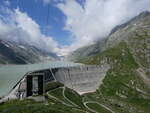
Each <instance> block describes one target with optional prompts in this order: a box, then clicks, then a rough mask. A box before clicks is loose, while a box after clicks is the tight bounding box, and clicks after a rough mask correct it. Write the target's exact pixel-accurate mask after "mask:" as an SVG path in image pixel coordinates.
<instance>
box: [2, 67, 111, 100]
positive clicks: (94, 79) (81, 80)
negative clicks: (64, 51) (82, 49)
mask: <svg viewBox="0 0 150 113" xmlns="http://www.w3.org/2000/svg"><path fill="white" fill-rule="evenodd" d="M109 68H110V66H109V65H107V64H103V65H101V66H85V65H82V66H75V67H64V68H49V69H45V70H38V71H32V72H28V73H27V74H26V75H24V76H23V77H22V79H21V80H20V81H19V82H18V83H17V84H16V85H15V86H14V87H13V89H12V90H11V91H10V93H9V94H8V95H7V96H5V97H4V99H3V100H1V101H2V102H3V101H7V100H9V99H24V98H26V97H29V96H32V95H42V94H44V93H45V91H46V90H45V88H44V86H46V84H48V83H52V82H58V83H62V84H64V86H66V87H68V88H70V89H73V90H75V91H76V92H78V93H79V94H80V95H82V94H85V93H89V92H95V91H96V90H97V89H98V87H99V85H100V84H101V83H102V80H103V79H104V77H105V75H106V72H107V71H108V69H109ZM1 101H0V102H1Z"/></svg>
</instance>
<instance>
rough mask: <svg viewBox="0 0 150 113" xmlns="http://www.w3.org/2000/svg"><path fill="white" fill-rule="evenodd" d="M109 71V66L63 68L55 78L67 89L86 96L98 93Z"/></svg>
mask: <svg viewBox="0 0 150 113" xmlns="http://www.w3.org/2000/svg"><path fill="white" fill-rule="evenodd" d="M108 69H109V66H108V65H102V66H78V67H70V68H61V69H58V71H57V72H56V73H55V78H56V80H57V81H59V82H61V83H63V84H64V85H65V86H66V87H68V88H71V89H73V90H75V91H76V92H78V93H79V94H84V93H89V92H94V91H96V89H97V88H98V87H99V85H100V84H101V83H102V80H103V78H104V77H105V75H106V72H107V70H108Z"/></svg>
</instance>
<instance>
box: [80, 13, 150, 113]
mask: <svg viewBox="0 0 150 113" xmlns="http://www.w3.org/2000/svg"><path fill="white" fill-rule="evenodd" d="M78 62H80V63H84V64H88V65H89V64H91V65H93V64H96V65H103V64H108V65H110V67H111V68H110V69H109V70H108V72H107V74H106V76H105V78H104V80H103V84H102V85H100V87H99V89H98V90H97V92H95V93H91V94H88V95H86V98H87V99H90V101H93V100H95V101H97V102H100V103H105V105H107V106H110V108H111V109H113V110H114V111H115V112H118V113H149V112H150V109H149V106H150V13H149V12H143V13H141V14H139V15H138V16H136V17H135V18H133V19H132V20H130V21H129V22H127V23H125V24H123V25H119V26H117V27H116V28H114V29H113V30H112V32H111V34H110V35H109V36H108V38H107V41H106V43H105V49H104V51H102V52H99V53H97V54H96V55H94V56H88V57H84V58H82V59H80V60H78Z"/></svg>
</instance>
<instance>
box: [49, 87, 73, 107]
mask: <svg viewBox="0 0 150 113" xmlns="http://www.w3.org/2000/svg"><path fill="white" fill-rule="evenodd" d="M48 94H49V95H52V96H54V97H56V98H57V99H59V100H60V101H63V102H64V103H66V104H69V105H72V104H71V103H70V102H68V101H67V100H66V99H65V98H64V96H63V88H57V89H54V90H52V91H49V92H48Z"/></svg>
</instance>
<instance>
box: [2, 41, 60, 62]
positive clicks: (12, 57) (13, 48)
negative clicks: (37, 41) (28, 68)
mask: <svg viewBox="0 0 150 113" xmlns="http://www.w3.org/2000/svg"><path fill="white" fill-rule="evenodd" d="M56 59H59V58H58V56H57V55H56V54H54V53H48V52H45V51H43V50H40V49H38V48H36V47H35V46H30V45H26V44H19V43H15V42H10V41H5V40H2V39H1V40H0V64H30V63H38V62H41V61H45V60H56Z"/></svg>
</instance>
